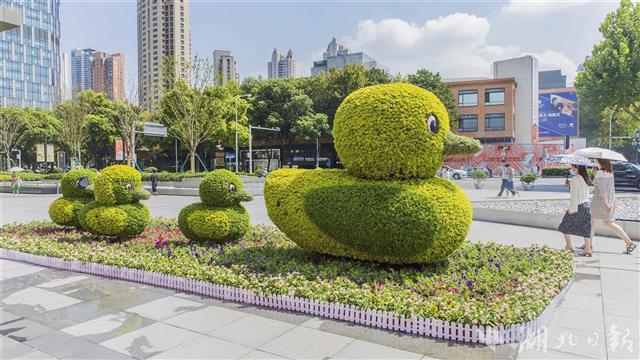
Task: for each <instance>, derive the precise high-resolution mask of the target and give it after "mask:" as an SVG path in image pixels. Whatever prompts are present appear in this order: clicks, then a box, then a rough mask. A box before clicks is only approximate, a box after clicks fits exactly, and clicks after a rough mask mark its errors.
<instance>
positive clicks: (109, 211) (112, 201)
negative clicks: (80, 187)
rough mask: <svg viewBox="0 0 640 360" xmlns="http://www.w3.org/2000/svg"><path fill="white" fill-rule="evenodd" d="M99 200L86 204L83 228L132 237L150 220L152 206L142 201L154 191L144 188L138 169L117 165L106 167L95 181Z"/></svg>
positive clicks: (94, 187)
mask: <svg viewBox="0 0 640 360" xmlns="http://www.w3.org/2000/svg"><path fill="white" fill-rule="evenodd" d="M93 192H94V196H95V201H92V202H90V203H88V204H87V205H85V206H84V208H83V209H82V211H80V215H79V217H78V218H79V220H80V225H82V228H83V229H85V230H87V231H89V232H91V233H93V234H96V235H102V236H110V237H118V238H128V237H134V236H137V235H140V234H141V233H142V232H143V231H144V229H145V228H146V227H147V224H148V223H149V209H147V207H146V206H145V205H143V204H141V203H140V200H144V199H148V198H149V197H150V196H151V194H149V192H148V191H146V190H144V188H143V187H142V176H141V175H140V173H139V172H138V171H136V170H135V169H134V168H132V167H130V166H126V165H113V166H109V167H106V168H104V169H103V170H102V171H101V172H100V174H99V175H98V176H97V177H96V178H95V180H94V184H93Z"/></svg>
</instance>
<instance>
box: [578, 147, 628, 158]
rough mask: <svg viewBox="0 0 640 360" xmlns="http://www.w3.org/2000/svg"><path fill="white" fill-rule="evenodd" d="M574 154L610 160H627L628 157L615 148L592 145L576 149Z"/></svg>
mask: <svg viewBox="0 0 640 360" xmlns="http://www.w3.org/2000/svg"><path fill="white" fill-rule="evenodd" d="M573 155H579V156H584V157H588V158H591V159H608V160H618V161H627V158H625V157H624V155H622V154H620V153H617V152H615V151H613V150H609V149H603V148H599V147H590V148H584V149H580V150H576V151H574V152H573Z"/></svg>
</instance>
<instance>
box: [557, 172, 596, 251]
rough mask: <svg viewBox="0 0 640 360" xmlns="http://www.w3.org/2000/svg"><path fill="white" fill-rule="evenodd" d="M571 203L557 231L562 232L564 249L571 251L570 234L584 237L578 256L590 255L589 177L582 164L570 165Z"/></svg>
mask: <svg viewBox="0 0 640 360" xmlns="http://www.w3.org/2000/svg"><path fill="white" fill-rule="evenodd" d="M571 175H573V176H572V177H571V179H569V188H570V191H571V203H570V205H569V209H568V210H567V211H566V212H565V214H564V217H563V218H562V221H561V222H560V225H559V226H558V231H560V232H561V233H562V234H564V239H565V247H564V248H565V250H570V251H573V246H572V245H571V235H576V236H582V237H583V238H584V246H583V251H582V252H581V253H579V254H578V255H580V256H587V257H590V256H591V211H590V210H589V187H590V186H591V179H590V178H589V174H588V173H587V167H586V166H584V165H575V164H573V165H571Z"/></svg>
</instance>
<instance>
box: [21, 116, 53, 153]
mask: <svg viewBox="0 0 640 360" xmlns="http://www.w3.org/2000/svg"><path fill="white" fill-rule="evenodd" d="M23 111H25V112H27V113H28V114H29V116H30V118H31V121H30V123H29V128H28V129H27V130H26V136H25V139H24V143H23V144H22V146H21V148H22V149H23V150H24V151H23V154H22V158H23V159H24V160H28V161H29V163H32V164H33V163H35V162H36V144H44V142H45V141H44V140H45V139H47V142H48V143H49V144H53V143H55V142H56V139H57V137H58V129H59V127H60V121H59V120H58V119H57V118H56V117H55V116H54V115H53V113H52V112H51V111H49V110H44V109H24V110H23Z"/></svg>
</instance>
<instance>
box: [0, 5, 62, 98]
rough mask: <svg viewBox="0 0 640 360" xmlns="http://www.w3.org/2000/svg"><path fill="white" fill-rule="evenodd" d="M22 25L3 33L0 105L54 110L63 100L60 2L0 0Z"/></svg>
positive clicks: (0, 52) (0, 62)
mask: <svg viewBox="0 0 640 360" xmlns="http://www.w3.org/2000/svg"><path fill="white" fill-rule="evenodd" d="M0 7H5V8H10V9H13V10H15V11H17V12H19V13H20V14H21V16H22V26H21V27H19V28H15V29H12V30H7V31H3V32H0V106H2V107H38V108H44V109H52V108H53V107H54V106H55V105H56V104H57V103H58V102H59V99H60V91H59V90H60V0H0Z"/></svg>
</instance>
